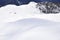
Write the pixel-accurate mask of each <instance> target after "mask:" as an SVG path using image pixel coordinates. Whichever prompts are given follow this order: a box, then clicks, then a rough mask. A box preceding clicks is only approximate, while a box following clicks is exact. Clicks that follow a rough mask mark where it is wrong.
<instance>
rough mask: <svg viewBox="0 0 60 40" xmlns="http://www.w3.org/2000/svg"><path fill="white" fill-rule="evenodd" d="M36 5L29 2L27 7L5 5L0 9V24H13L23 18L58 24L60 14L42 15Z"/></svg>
mask: <svg viewBox="0 0 60 40" xmlns="http://www.w3.org/2000/svg"><path fill="white" fill-rule="evenodd" d="M36 5H37V3H35V2H30V3H29V4H27V5H21V6H15V5H6V6H4V7H1V8H0V22H13V21H17V20H21V19H25V18H40V19H45V20H51V21H55V22H60V14H59V13H58V14H44V13H42V12H41V11H40V10H39V9H38V8H36Z"/></svg>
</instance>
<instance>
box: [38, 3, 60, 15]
mask: <svg viewBox="0 0 60 40" xmlns="http://www.w3.org/2000/svg"><path fill="white" fill-rule="evenodd" d="M37 8H38V9H39V10H40V11H42V12H43V13H46V14H49V13H51V14H53V13H54V14H56V13H60V3H59V2H40V3H38V4H37Z"/></svg>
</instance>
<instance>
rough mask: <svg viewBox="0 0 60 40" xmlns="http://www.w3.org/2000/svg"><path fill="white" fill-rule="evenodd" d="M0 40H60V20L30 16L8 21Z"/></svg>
mask: <svg viewBox="0 0 60 40" xmlns="http://www.w3.org/2000/svg"><path fill="white" fill-rule="evenodd" d="M0 33H1V34H0V40H60V22H53V21H48V20H43V19H38V18H30V19H23V20H18V21H15V22H9V23H6V24H5V25H4V26H3V27H2V29H1V30H0Z"/></svg>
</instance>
